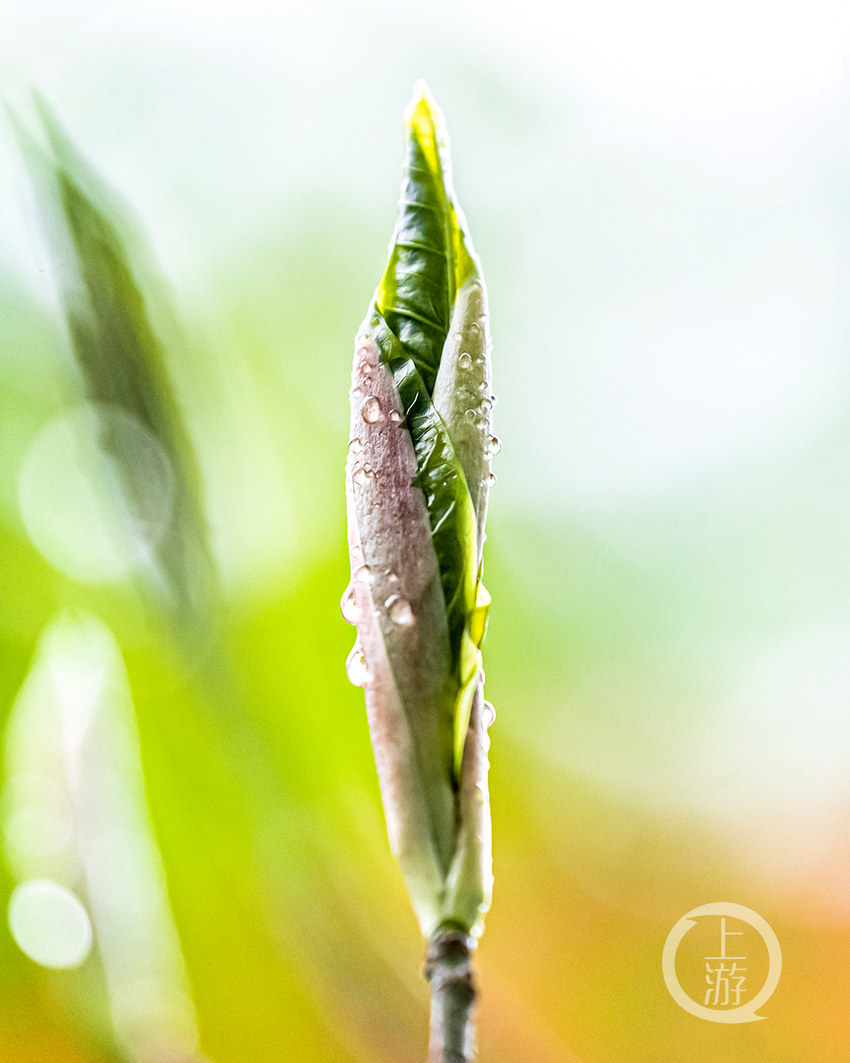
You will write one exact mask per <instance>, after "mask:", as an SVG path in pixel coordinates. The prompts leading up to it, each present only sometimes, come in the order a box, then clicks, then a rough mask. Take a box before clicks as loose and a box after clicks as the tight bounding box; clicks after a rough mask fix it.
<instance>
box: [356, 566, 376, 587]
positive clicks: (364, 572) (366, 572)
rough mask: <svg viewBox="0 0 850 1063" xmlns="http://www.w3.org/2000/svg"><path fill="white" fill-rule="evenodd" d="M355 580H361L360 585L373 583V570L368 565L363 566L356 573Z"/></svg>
mask: <svg viewBox="0 0 850 1063" xmlns="http://www.w3.org/2000/svg"><path fill="white" fill-rule="evenodd" d="M354 578H355V579H356V580H359V582H360V583H371V582H372V570H371V569H370V568H369V566H368V565H361V566H360V568H358V569H357V570H356V572H355V573H354Z"/></svg>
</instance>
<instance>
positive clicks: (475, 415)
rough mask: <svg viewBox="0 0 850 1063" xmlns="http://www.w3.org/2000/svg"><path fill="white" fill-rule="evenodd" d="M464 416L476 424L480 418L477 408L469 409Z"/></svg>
mask: <svg viewBox="0 0 850 1063" xmlns="http://www.w3.org/2000/svg"><path fill="white" fill-rule="evenodd" d="M463 416H464V417H465V418H466V420H467V421H469V423H470V424H474V423H475V422H476V420H477V419H478V413H477V412H476V411H475V410H467V411H466V413H465V414H464V415H463Z"/></svg>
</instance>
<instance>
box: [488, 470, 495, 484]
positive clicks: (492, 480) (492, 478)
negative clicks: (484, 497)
mask: <svg viewBox="0 0 850 1063" xmlns="http://www.w3.org/2000/svg"><path fill="white" fill-rule="evenodd" d="M495 482H496V474H495V473H494V472H491V473H490V475H489V476H488V477H487V486H488V487H492V486H493V484H494V483H495Z"/></svg>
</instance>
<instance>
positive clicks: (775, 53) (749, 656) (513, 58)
mask: <svg viewBox="0 0 850 1063" xmlns="http://www.w3.org/2000/svg"><path fill="white" fill-rule="evenodd" d="M0 48H2V63H0V77H1V78H2V90H3V94H4V96H5V98H6V99H7V101H9V102H10V103H11V104H12V106H13V107H14V108H15V110H16V111H17V112H18V113H19V114H20V115H21V117H22V119H23V122H24V124H25V125H26V126H27V127H28V128H30V129H31V130H33V131H37V130H38V129H39V122H38V119H37V116H36V113H35V111H34V109H33V106H32V103H31V100H30V97H29V95H28V87H29V86H30V85H33V84H34V85H36V86H38V88H39V90H40V91H41V92H43V93H44V95H45V97H46V98H47V99H48V100H49V101H50V103H51V106H53V107H54V108H55V109H56V111H57V113H58V115H59V118H60V121H61V122H62V124H63V125H64V126H65V127H66V128H67V129H68V130H69V132H70V136H71V138H72V140H73V141H74V143H75V144H76V145H77V146H78V148H79V149H80V152H81V154H82V156H84V158H85V159H87V160H88V161H89V163H90V164H91V165H92V167H93V171H94V172H96V173H98V174H100V175H101V176H102V178H103V180H104V181H105V183H106V185H107V186H109V188H111V189H114V190H116V192H117V198H116V196H115V195H114V194H113V193H112V192H110V193H107V192H106V191H105V190H104V188H103V187H101V186H97V188H94V189H92V188H89V189H88V192H89V194H90V195H93V196H94V200H95V201H97V202H102V203H105V204H107V208H108V211H109V212H110V215H109V216H110V217H111V218H112V219H113V222H114V224H115V226H116V233H117V236H118V238H119V239H120V242H121V246H123V247H125V248H126V249H127V254H128V256H129V257H128V261H129V262H131V263H132V269H133V275H134V276H135V277H136V278H137V280H138V284H139V287H140V292H141V294H142V295H143V297H144V305H145V312H146V314H147V315H148V316H149V320H150V322H151V326H152V332H153V334H154V335H155V336H156V337H158V342H159V344H160V345H161V352H160V353H161V360H162V376H161V377H160V378H159V383H158V384H157V385H156V386H155V387H154V388H153V393H154V397H155V398H156V401H159V402H161V403H162V404H164V406H167V407H169V412H168V415H167V417H166V419H165V420H166V422H167V421H168V419H169V418H171V419H172V422H169V423H172V426H173V429H174V430H173V431H172V430H171V429H164V428H163V427H162V425H163V423H165V422H157V423H153V422H152V421H151V419H150V418H147V419H146V418H145V417H143V416H140V410H139V409H136V410H135V412H133V411H130V413H127V410H126V408H125V409H124V412H123V413H122V412H121V402H120V401H119V402H118V406H117V407H116V401H117V400H116V398H115V395H112V396H111V397H109V396H107V397H106V400H105V399H104V396H103V395H101V394H95V393H93V392H92V384H91V379H92V378H91V374H90V379H89V382H88V384H87V382H86V378H85V375H84V374H83V373H81V371H80V365H79V361H78V359H75V356H74V353H73V351H74V348H73V343H72V336H71V334H70V333H69V331H68V328H67V324H66V320H65V316H64V310H63V305H64V306H65V307H67V306H68V305H75V306H78V307H79V305H80V304H79V302H76V303H74V301H73V300H72V301H71V303H70V304H69V302H68V299H67V298H66V300H65V303H64V304H63V303H62V300H61V299H60V291H62V290H63V288H62V285H63V282H64V281H65V280H67V273H65V274H63V267H62V265H61V263H62V261H63V260H62V259H61V255H60V256H59V259H58V260H57V257H56V254H57V253H56V248H55V244H51V228H50V224H48V225H47V228H45V226H44V225H43V224H42V220H43V217H42V216H43V214H44V209H43V206H44V200H42V205H41V206H38V204H37V199H36V194H35V193H34V191H33V189H32V187H31V184H30V179H29V177H28V176H27V175H26V171H25V169H24V165H23V162H22V158H21V154H20V152H19V150H18V148H17V147H16V146H15V141H14V136H13V133H12V129H11V126H9V125H7V129H6V136H5V137H4V143H5V146H6V149H7V150H5V151H4V152H2V153H0V183H2V195H1V196H0V203H2V207H0V229H2V233H0V275H2V276H0V454H2V461H1V462H0V539H2V542H0V711H1V712H2V721H3V761H2V764H3V769H2V770H3V789H2V797H1V798H0V816H2V828H3V834H2V839H3V849H2V861H0V893H2V897H0V899H1V900H2V909H3V911H4V912H5V913H6V917H5V918H4V919H3V921H2V928H0V1058H3V1059H4V1060H5V1059H8V1060H10V1061H14V1063H29V1061H33V1063H34V1061H39V1063H41V1061H44V1060H47V1059H49V1060H51V1061H56V1063H60V1061H68V1063H71V1061H73V1063H100V1061H110V1063H111V1061H113V1060H114V1061H118V1060H122V1061H131V1063H177V1061H184V1060H185V1061H189V1060H201V1059H208V1060H210V1061H212V1063H229V1061H234V1063H235V1061H239V1063H246V1061H257V1063H260V1061H263V1063H265V1061H268V1060H289V1059H292V1060H298V1061H304V1063H309V1061H311V1060H317V1061H318V1060H322V1061H325V1060H334V1061H337V1060H339V1061H348V1060H350V1061H352V1063H353V1061H361V1060H362V1061H366V1060H369V1061H379V1060H387V1061H390V1060H392V1061H393V1063H405V1061H411V1063H412V1061H414V1060H418V1059H421V1058H422V1055H423V1052H424V1045H425V1042H426V1032H425V1031H426V1023H427V987H426V985H425V983H424V981H423V980H422V978H421V975H420V965H421V942H420V940H419V937H418V932H417V928H416V924H415V921H414V918H413V915H412V912H411V910H410V906H409V903H408V901H407V898H406V896H405V894H404V891H403V887H402V886H401V884H400V879H399V876H398V873H397V871H396V868H395V866H394V864H393V861H392V859H391V857H390V854H389V851H388V845H387V841H386V834H385V828H384V824H383V816H382V812H381V808H380V800H379V795H378V788H377V781H376V777H375V771H374V764H373V761H372V753H371V750H370V747H369V740H368V734H367V728H366V720H365V712H364V707H363V698H362V693H361V692H360V691H359V690H356V689H354V688H352V687H350V686H349V685H348V683H347V681H346V678H345V672H344V667H343V662H344V660H345V657H346V654H347V652H348V650H349V648H350V643H351V641H352V632H351V630H350V629H349V628H348V627H347V626H346V625H345V623H344V622H343V620H342V618H341V616H340V615H339V608H338V602H339V598H340V595H341V593H342V590H343V588H344V587H345V585H346V582H347V559H346V550H345V535H344V503H343V465H344V458H345V453H346V444H347V435H346V433H347V425H348V398H347V394H346V392H347V388H348V384H349V372H350V361H351V357H352V353H353V338H354V335H355V332H356V330H357V326H358V324H359V322H360V321H361V319H362V315H363V313H364V312H365V309H366V307H367V305H368V302H369V298H370V296H371V294H372V290H373V287H374V284H375V282H376V280H377V278H378V277H379V276H380V273H381V270H382V268H383V264H384V260H385V254H386V246H387V241H388V239H389V236H390V233H391V230H392V223H393V219H394V212H395V204H396V197H397V192H398V185H399V180H400V176H401V160H402V123H401V113H402V109H403V107H404V105H405V104H406V102H407V100H408V98H409V95H410V92H411V89H412V85H413V82H414V80H415V79H416V78H418V77H423V76H424V77H425V78H426V79H427V80H428V82H429V85H430V87H431V89H432V91H433V93H434V95H435V97H436V99H437V100H438V102H439V103H440V105H441V107H442V108H443V111H444V113H445V116H446V119H447V123H448V126H449V130H450V132H451V134H452V138H453V154H454V161H455V171H456V185H457V188H458V193H459V197H460V200H461V202H462V203H463V204H464V208H465V210H466V213H467V216H468V219H469V223H470V227H471V231H472V233H473V236H474V239H475V244H476V248H477V250H478V251H479V254H480V256H481V260H482V263H483V265H484V270H485V275H486V278H487V281H488V287H489V294H490V304H491V316H492V330H493V336H494V339H495V351H494V374H495V381H496V389H497V393H498V395H499V399H500V401H499V405H498V407H497V408H496V411H495V417H496V425H497V431H498V434H499V435H500V436H501V437H502V439H503V442H504V450H503V452H502V454H501V455H500V457H499V458H498V460H497V462H496V464H495V468H496V472H497V473H498V484H497V486H496V488H495V490H494V492H493V495H492V500H491V515H490V521H489V529H488V530H489V541H488V545H487V549H486V569H487V585H488V588H489V589H490V591H491V593H492V594H493V601H494V605H493V609H492V613H491V626H490V631H489V633H488V636H487V640H486V643H485V663H486V667H487V695H488V697H489V698H490V699H491V700H492V701H493V702H494V703H495V705H496V708H497V711H498V719H497V721H496V723H495V725H494V727H493V729H492V738H493V746H492V750H491V759H492V772H491V786H492V800H493V817H494V826H495V836H494V857H495V875H496V887H495V897H494V906H493V909H492V911H491V913H490V915H489V917H488V922H487V929H486V932H485V934H484V937H483V939H482V943H481V947H480V949H479V962H480V979H481V985H482V991H483V992H482V1003H481V1013H480V1042H481V1059H482V1063H487V1061H495V1060H499V1061H502V1063H511V1061H517V1063H519V1061H526V1060H530V1059H534V1060H535V1061H539V1063H550V1061H552V1063H555V1061H570V1063H573V1061H576V1063H578V1061H580V1063H591V1061H592V1063H596V1061H600V1063H602V1061H604V1063H615V1061H616V1063H619V1061H624V1060H629V1061H636V1060H647V1061H650V1060H651V1061H653V1063H668V1061H669V1063H674V1061H675V1063H678V1061H680V1060H681V1059H682V1058H684V1057H685V1056H687V1058H689V1059H694V1060H706V1061H711V1063H717V1061H719V1060H730V1061H731V1060H734V1061H735V1063H749V1061H753V1063H755V1061H759V1063H761V1061H764V1063H767V1061H770V1063H780V1061H781V1063H786V1061H787V1063H792V1061H793V1063H797V1061H803V1060H806V1061H808V1060H811V1059H817V1060H819V1061H823V1063H830V1061H833V1060H835V1061H838V1060H844V1059H846V1058H847V1051H848V1047H850V1031H848V1018H847V1014H848V1013H847V1009H846V1000H847V997H848V992H850V960H848V957H850V947H849V946H850V846H848V841H849V840H850V372H848V370H849V369H850V317H848V311H847V306H848V301H847V297H846V293H847V291H848V289H850V254H849V252H850V125H849V124H848V118H850V79H849V78H848V71H847V65H846V62H847V54H848V51H849V50H850V37H848V15H847V12H846V11H845V10H844V9H843V7H842V5H840V4H833V3H830V2H827V0H822V2H818V3H815V4H814V5H812V4H810V3H809V4H805V5H804V4H802V2H800V3H792V4H788V5H784V6H783V7H782V8H781V9H777V8H776V7H775V5H768V4H767V3H762V2H760V0H747V2H745V3H743V4H742V3H735V4H732V3H731V2H730V3H721V4H712V5H685V6H684V7H682V6H681V5H675V4H672V3H668V2H666V0H653V2H651V3H648V4H644V5H639V6H632V5H627V4H625V3H618V2H616V0H606V2H604V3H602V4H598V5H578V4H575V3H567V4H562V5H557V6H555V5H551V6H550V5H548V4H547V3H546V2H545V0H529V2H528V3H525V4H523V5H521V6H520V5H516V4H515V3H511V2H509V0H501V2H496V3H488V4H486V5H484V4H479V3H476V2H473V0H464V2H462V3H454V4H452V5H448V4H441V3H436V2H429V3H428V4H427V5H425V6H424V7H423V6H422V5H413V4H408V3H393V4H389V3H380V2H373V3H367V4H357V5H355V4H347V3H344V2H338V3H331V2H327V3H325V2H323V3H318V4H313V5H298V6H295V5H291V6H290V5H271V4H266V3H263V2H262V0H243V2H241V3H240V4H238V5H237V4H234V3H230V2H228V0H210V2H208V3H206V4H204V5H200V4H195V3H193V2H192V0H169V2H168V3H165V2H164V0H162V2H157V0H148V2H145V3H142V2H141V0H124V2H123V3H114V2H113V3H110V2H106V0H75V2H74V3H66V2H61V3H60V2H59V0H53V2H51V0H9V2H7V3H6V4H5V5H4V10H3V13H2V15H0ZM34 135H35V136H36V139H37V140H38V141H39V143H40V144H41V148H42V150H47V141H46V138H45V137H44V136H43V133H38V132H34ZM48 154H49V152H48ZM60 154H61V153H60ZM72 165H73V166H78V167H82V168H83V170H84V169H85V167H86V166H87V165H88V163H86V162H85V161H84V160H82V159H81V160H77V162H75V163H73V164H72ZM80 172H82V171H80ZM83 183H84V184H85V181H83ZM95 183H96V182H95ZM98 197H100V198H98ZM53 235H54V236H55V228H54V230H53ZM51 248H52V249H51ZM57 261H58V262H59V269H58V270H57V269H56V263H57ZM64 261H65V263H66V265H67V262H68V259H67V258H66V259H65V260H64ZM64 290H65V295H66V296H67V294H68V293H67V289H64ZM80 291H81V289H80V287H79V285H77V287H76V288H75V289H74V293H75V298H77V297H79V296H80ZM72 294H73V293H72ZM163 380H168V381H170V384H168V385H167V386H166V385H165V384H163ZM137 383H138V381H137ZM143 390H144V389H143ZM169 390H173V393H174V402H173V405H171V406H170V405H169V400H168V391H169ZM131 392H132V389H131ZM157 397H158V398H157ZM104 401H108V402H109V403H110V406H109V409H108V411H107V413H104V407H103V406H102V405H98V406H95V407H92V406H91V405H90V404H91V402H95V403H100V404H102V403H103V402H104ZM125 405H126V404H125ZM116 409H118V412H116ZM140 426H141V427H140ZM163 433H164V434H163ZM110 440H111V444H110ZM98 445H99V447H100V449H98ZM110 447H111V449H110ZM104 454H105V455H106V457H104ZM121 454H124V455H133V456H135V459H136V460H138V461H140V462H142V463H143V466H142V472H141V473H140V474H139V476H138V477H137V478H136V479H133V476H132V475H130V478H129V480H128V479H127V475H125V474H124V473H122V471H121V470H122V466H121V462H122V460H123V459H122V457H121ZM193 469H194V470H195V471H193ZM122 477H123V479H122ZM134 484H135V485H136V494H135V495H134V493H133V492H134V486H133V485H134ZM151 484H153V487H151V488H150V490H149V492H148V493H147V494H146V493H145V489H144V485H148V486H150V485H151ZM128 485H129V486H128ZM139 485H142V486H141V487H139ZM139 492H140V493H139ZM181 492H182V494H181ZM180 498H183V502H182V503H181V502H179V499H180ZM116 499H117V500H118V501H117V502H116V501H115V500H116ZM134 499H135V501H134ZM193 499H195V501H192V500H193ZM195 505H197V507H198V509H199V512H200V514H201V516H199V517H196V516H195V515H193V509H192V507H193V506H195ZM181 506H182V508H181ZM181 514H182V515H181ZM180 521H183V522H184V529H185V526H186V525H185V522H186V521H188V522H189V526H190V527H191V528H193V529H194V530H190V531H188V532H185V534H184V535H183V536H182V537H181V538H180V542H184V543H185V542H186V541H187V539H186V536H188V537H189V538H190V539H191V538H192V536H195V535H197V536H198V537H199V541H200V540H201V539H206V542H207V545H206V546H203V545H198V546H197V549H194V550H193V553H192V557H193V558H194V562H193V564H194V565H195V568H194V569H193V575H192V576H191V579H192V580H194V584H193V586H195V587H196V588H197V587H199V586H201V585H203V593H199V594H197V595H196V596H194V597H193V596H192V595H191V594H190V595H188V598H189V599H191V605H190V606H187V608H189V609H190V611H191V615H192V616H193V617H194V618H195V620H194V621H193V622H192V623H191V624H188V623H187V622H184V621H185V616H183V617H182V618H181V614H180V609H177V612H176V613H175V598H174V594H171V595H169V593H168V586H169V580H168V579H167V578H166V579H164V580H163V579H158V578H157V573H160V574H161V573H162V571H163V566H165V570H166V571H167V570H168V566H169V565H177V566H178V568H179V566H180V565H184V568H182V569H180V571H186V569H185V558H184V560H183V561H182V562H181V561H180V560H179V559H178V560H176V561H175V560H174V553H173V543H172V547H169V545H168V542H169V536H173V535H174V533H175V528H176V527H178V525H179V522H180ZM193 522H196V523H193ZM128 529H129V538H128ZM128 542H129V543H131V545H132V546H133V549H132V550H130V552H129V553H128V549H127V543H128ZM169 550H171V552H169ZM169 557H171V558H172V560H171V561H169V560H168V558H169ZM205 558H206V560H204V559H205ZM191 567H192V566H191V565H190V568H191ZM207 581H208V582H207ZM178 597H179V595H178ZM185 597H186V595H184V598H185ZM184 604H185V603H184ZM175 617H176V619H175ZM187 632H188V633H189V634H190V635H191V637H187ZM13 890H16V892H15V894H14V896H13ZM75 898H76V900H75ZM716 900H729V901H733V902H735V903H739V904H744V905H746V906H748V907H750V908H753V909H755V910H756V911H757V912H759V914H761V915H762V916H763V917H764V918H766V919H767V921H768V922H769V923H770V924H771V926H772V927H773V929H774V930H775V931H776V933H777V935H778V937H779V940H780V943H781V945H782V948H783V953H784V969H783V974H782V979H781V981H780V984H779V987H778V989H777V991H776V993H775V994H774V996H773V998H772V999H771V1000H770V1002H769V1004H768V1005H767V1006H766V1007H765V1008H764V1014H766V1015H767V1016H768V1020H767V1021H765V1022H761V1023H754V1024H749V1025H744V1026H740V1027H736V1026H730V1027H727V1026H721V1025H719V1024H712V1023H707V1022H704V1021H700V1020H698V1019H696V1018H694V1017H693V1016H691V1015H688V1014H686V1013H685V1012H684V1011H682V1010H681V1009H680V1008H679V1007H678V1006H677V1005H676V1004H675V1003H674V1002H673V1001H672V999H671V998H670V997H669V995H668V993H667V991H666V989H665V986H664V983H663V981H662V978H661V970H660V958H661V950H662V946H663V943H664V940H665V938H666V936H667V933H668V932H669V930H670V928H671V927H672V926H673V924H674V923H675V922H676V921H677V920H678V919H679V918H680V917H681V916H682V915H683V914H684V913H685V912H687V911H689V910H690V909H691V908H693V907H696V906H697V905H701V904H705V903H708V902H710V901H716ZM16 939H17V940H18V942H19V943H22V944H25V945H26V946H27V950H28V954H27V955H25V953H24V951H22V949H21V948H20V947H19V945H18V944H16ZM39 960H40V961H41V962H37V961H39ZM68 964H71V966H68Z"/></svg>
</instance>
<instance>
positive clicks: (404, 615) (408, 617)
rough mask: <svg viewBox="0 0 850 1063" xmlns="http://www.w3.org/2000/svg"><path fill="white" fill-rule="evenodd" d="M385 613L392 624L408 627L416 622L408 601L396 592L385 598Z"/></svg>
mask: <svg viewBox="0 0 850 1063" xmlns="http://www.w3.org/2000/svg"><path fill="white" fill-rule="evenodd" d="M385 604H386V609H387V615H388V616H389V618H390V620H392V622H393V623H394V624H398V626H399V627H410V626H411V624H415V623H416V617H415V616H414V615H413V610H412V609H411V607H410V602H409V601H408V600H407V599H406V598H402V597H401V596H400V595H398V594H394V595H393V596H392V597H391V598H387V600H386V603H385Z"/></svg>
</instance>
